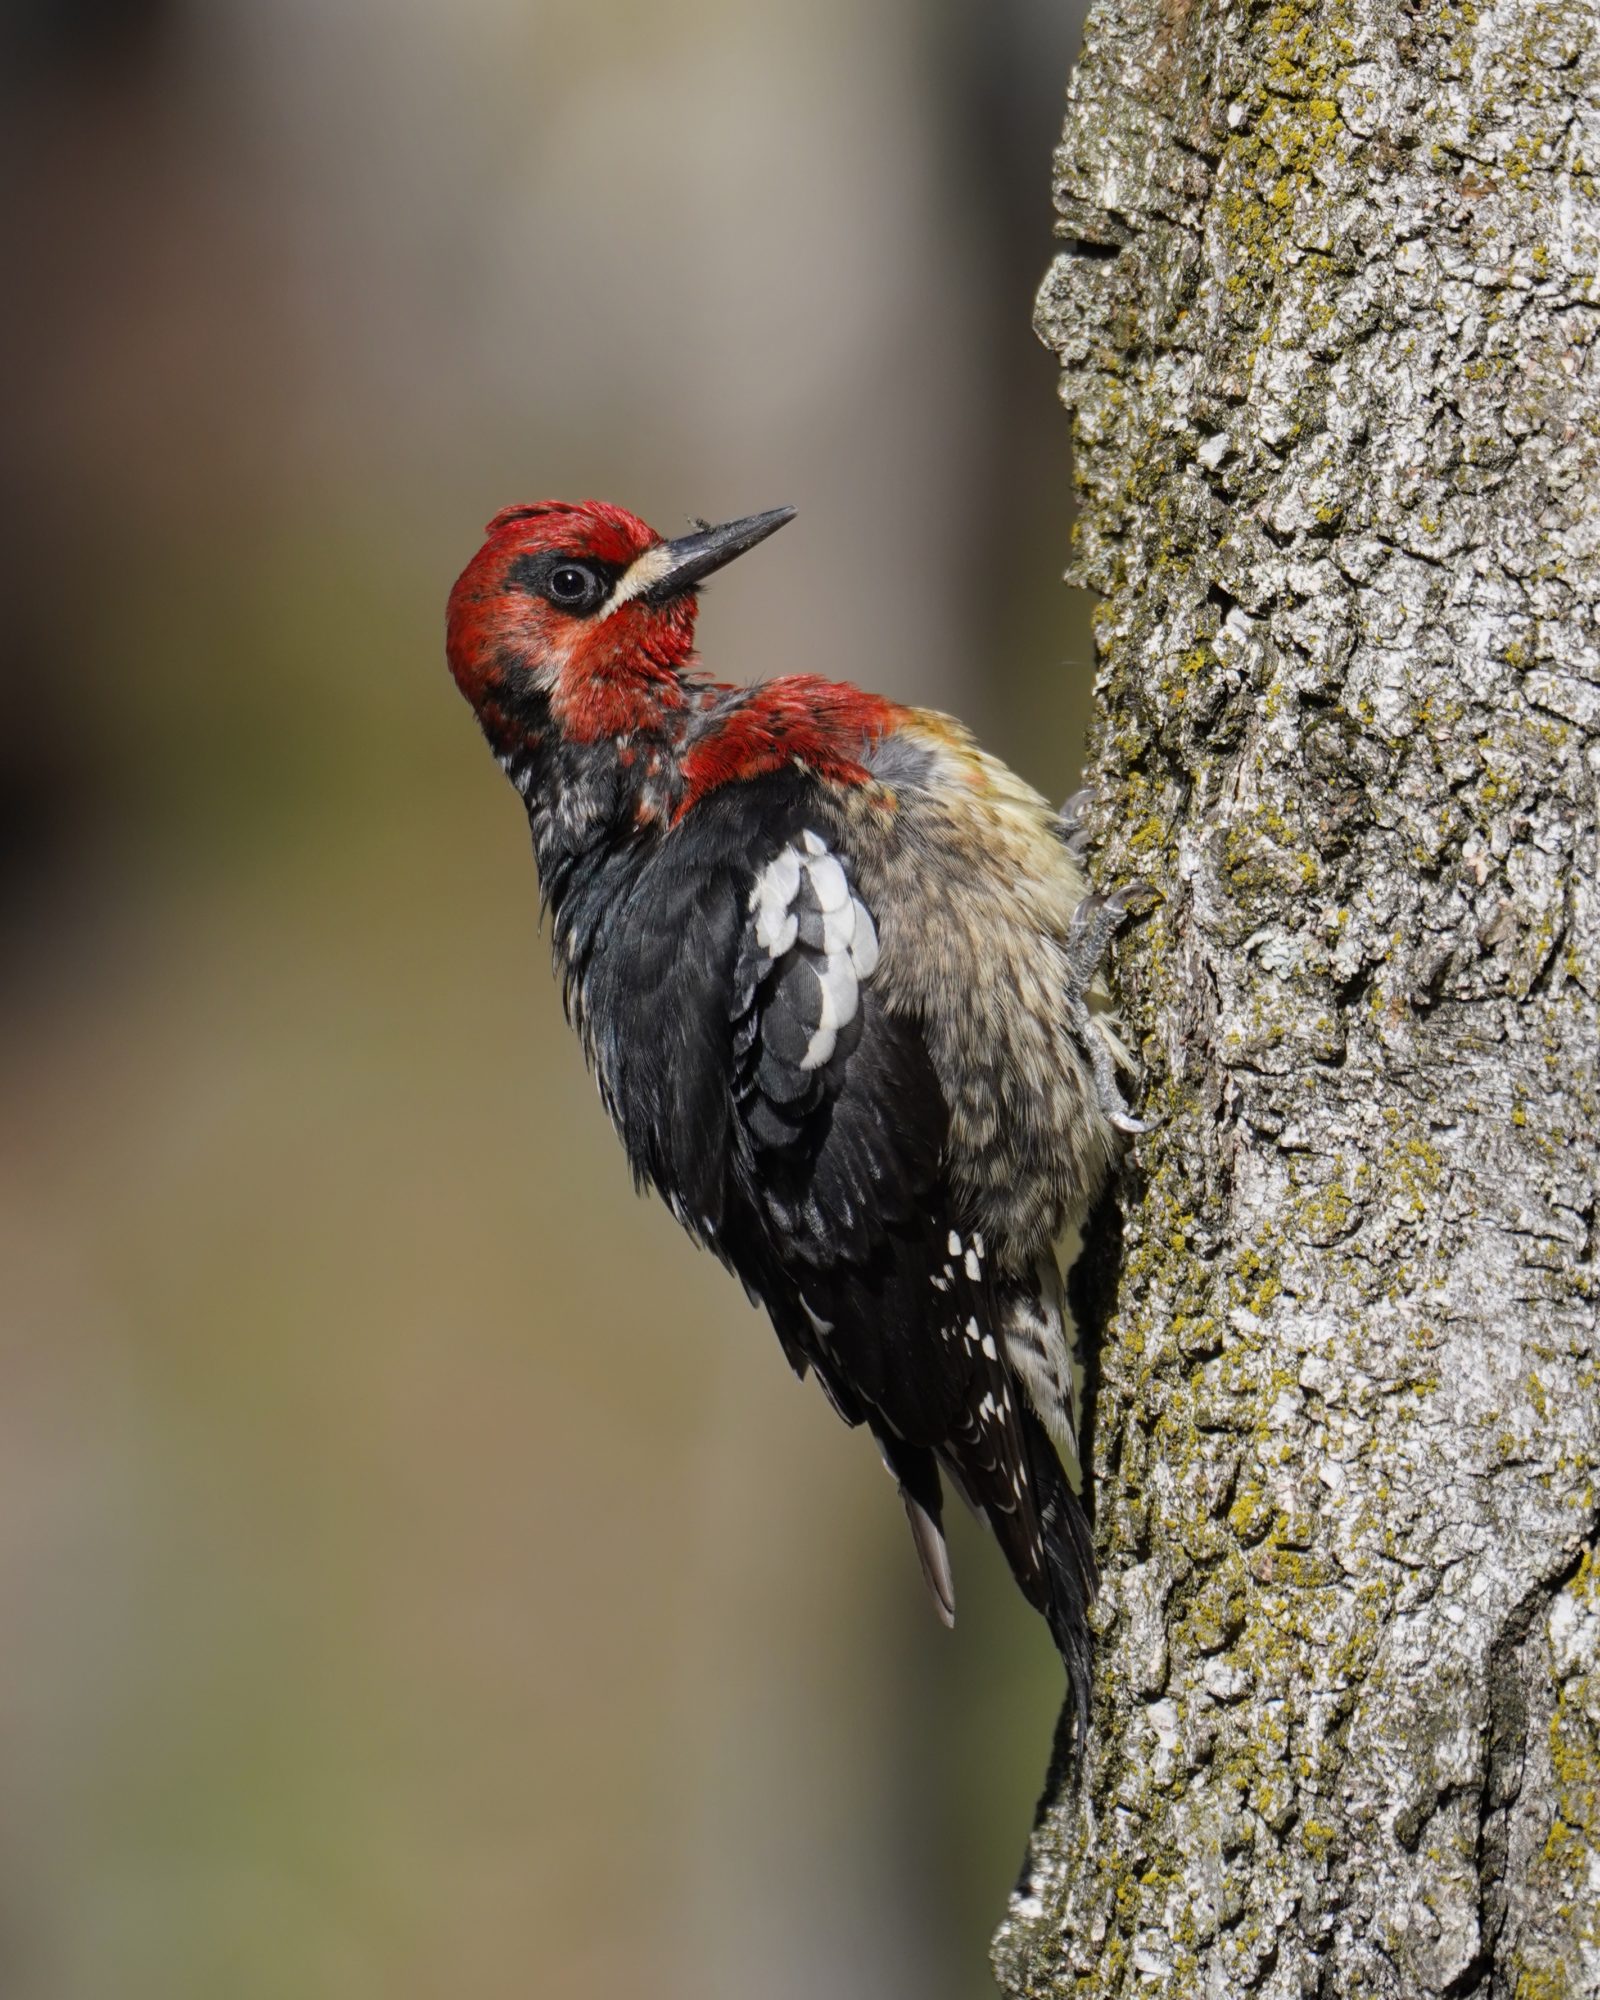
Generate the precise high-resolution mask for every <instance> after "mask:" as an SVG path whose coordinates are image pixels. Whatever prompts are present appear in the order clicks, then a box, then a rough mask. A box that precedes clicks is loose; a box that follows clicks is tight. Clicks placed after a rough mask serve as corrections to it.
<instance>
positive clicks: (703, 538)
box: [642, 507, 794, 604]
mask: <svg viewBox="0 0 1600 2000" xmlns="http://www.w3.org/2000/svg"><path fill="white" fill-rule="evenodd" d="M793 519H794V509H793V508H792V507H774V508H772V509H771V510H770V511H769V512H768V513H765V514H746V515H745V516H744V518H743V519H742V520H739V521H724V522H723V523H722V525H721V526H720V527H718V528H702V529H700V531H699V532H698V533H697V534H693V535H679V536H678V538H677V540H676V541H671V542H665V543H663V544H662V546H663V548H664V549H665V550H666V552H667V554H668V555H669V556H670V557H671V559H672V560H671V566H670V568H668V569H665V570H663V571H662V573H661V574H660V576H658V577H657V578H656V580H655V582H654V583H652V584H651V586H650V588H649V589H648V590H647V591H644V592H643V593H642V595H643V596H644V598H645V600H646V602H647V603H650V604H662V603H664V602H665V601H666V599H667V598H669V597H676V596H678V595H679V594H680V592H682V591H685V590H692V589H693V588H694V586H695V585H696V584H697V583H699V582H701V580H702V579H703V578H705V577H708V576H710V575H711V574H712V572H713V571H714V570H719V569H721V568H722V567H723V565H724V564H725V563H731V562H732V561H733V559H734V557H735V556H742V555H743V554H744V552H745V551H746V549H753V548H754V547H755V545H756V543H757V542H764V541H765V540H766V539H767V537H768V535H775V534H776V533H777V532H778V530H779V529H780V528H781V527H782V526H783V524H784V522H785V521H792V520H793Z"/></svg>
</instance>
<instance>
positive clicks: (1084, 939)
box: [1063, 802, 1150, 1135]
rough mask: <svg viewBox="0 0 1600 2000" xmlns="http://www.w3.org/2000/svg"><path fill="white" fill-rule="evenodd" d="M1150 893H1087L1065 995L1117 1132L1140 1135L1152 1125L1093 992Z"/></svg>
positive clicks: (1073, 931) (1076, 917)
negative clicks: (1125, 1075)
mask: <svg viewBox="0 0 1600 2000" xmlns="http://www.w3.org/2000/svg"><path fill="white" fill-rule="evenodd" d="M1069 803H1070V802H1069ZM1145 893H1146V892H1145V890H1144V887H1143V884H1141V883H1133V884H1131V885H1130V886H1129V887H1128V888H1126V889H1114V890H1112V892H1111V893H1110V894H1109V895H1105V896H1103V895H1101V894H1100V892H1099V891H1098V890H1093V891H1091V892H1090V894H1089V895H1087V896H1085V897H1084V899H1083V901H1082V902H1081V903H1080V904H1079V905H1078V907H1077V909H1076V910H1075V911H1074V912H1073V914H1072V923H1071V926H1070V928H1069V930H1068V933H1067V939H1066V951H1067V972H1068V984H1067V988H1066V992H1065V994H1064V995H1063V998H1064V1001H1065V1005H1066V1014H1067V1021H1068V1024H1069V1025H1070V1026H1071V1028H1072V1030H1073V1033H1074V1034H1075V1035H1076V1036H1077V1037H1078V1040H1079V1043H1080V1044H1081V1045H1082V1047H1083V1050H1084V1053H1085V1054H1086V1055H1087V1056H1088V1058H1089V1068H1090V1071H1091V1073H1092V1075H1093V1077H1094V1085H1095V1093H1096V1095H1097V1096H1098V1097H1099V1099H1100V1109H1101V1110H1102V1111H1103V1112H1104V1113H1105V1116H1106V1119H1107V1122H1108V1123H1110V1124H1111V1125H1113V1126H1115V1128H1116V1129H1117V1131H1119V1132H1127V1133H1130V1134H1134V1135H1137V1134H1138V1133H1140V1132H1147V1131H1148V1130H1149V1129H1150V1128H1149V1126H1148V1125H1146V1123H1145V1122H1144V1120H1143V1119H1141V1118H1135V1117H1134V1115H1133V1113H1132V1112H1131V1111H1130V1110H1129V1109H1128V1106H1127V1102H1126V1100H1125V1099H1124V1098H1123V1095H1122V1090H1121V1087H1120V1086H1119V1084H1118V1082H1117V1063H1116V1057H1115V1055H1114V1054H1113V1053H1112V1044H1111V1041H1110V1039H1109V1038H1108V1037H1107V1035H1106V1034H1105V1033H1104V1031H1103V1030H1102V1029H1101V1027H1100V1024H1099V1023H1098V1022H1097V1021H1096V1020H1095V1018H1094V1015H1093V1013H1092V1012H1091V1010H1090V1007H1089V997H1088V996H1089V988H1090V986H1091V985H1092V984H1093V983H1094V978H1095V974H1096V973H1097V972H1098V971H1099V970H1100V961H1101V959H1103V958H1104V957H1105V954H1106V947H1107V946H1108V945H1109V944H1110V942H1111V940H1112V938H1113V936H1114V935H1115V934H1116V930H1117V927H1118V925H1119V924H1120V923H1121V922H1122V920H1123V918H1124V917H1125V916H1127V914H1128V912H1129V910H1130V908H1131V907H1132V906H1133V905H1134V904H1135V903H1136V902H1139V901H1141V900H1142V899H1143V897H1144V895H1145Z"/></svg>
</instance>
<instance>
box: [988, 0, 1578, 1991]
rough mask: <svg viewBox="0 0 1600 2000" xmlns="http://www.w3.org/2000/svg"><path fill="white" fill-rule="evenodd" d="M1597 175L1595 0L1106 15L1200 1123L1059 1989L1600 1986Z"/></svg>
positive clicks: (1092, 94) (1142, 1288)
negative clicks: (1597, 1258)
mask: <svg viewBox="0 0 1600 2000" xmlns="http://www.w3.org/2000/svg"><path fill="white" fill-rule="evenodd" d="M1597 176H1600V22H1597V10H1596V5H1595V0H1304V4H1302V3H1301V0H1254V4H1229V0H1096V4H1095V6H1094V8H1093V11H1092V13H1091V15H1090V20H1089V27H1088V35H1087V43H1086V48H1085V53H1084V56H1083V59H1082V63H1081V66H1080V67H1079V69H1078V71H1077V73H1076V76H1075V79H1074V82H1073V85H1072V88H1071V93H1070V99H1069V107H1068V114H1067V123H1066V132H1065V138H1064V142H1063V145H1062V147H1061V150H1060V152H1059V154H1058V156H1057V161H1056V198H1057V205H1058V208H1059V210H1060V213H1061V216H1062V219H1063V220H1062V234H1063V238H1064V247H1063V249H1062V251H1061V254H1060V255H1059V256H1058V257H1057V259H1056V261H1055V264H1054V266H1053V267H1052V269H1051V271H1050V273H1049V275H1048V277H1047V279H1046V282H1045V285H1044V289H1043V292H1042V294H1041V297H1040V302H1039V326H1040V330H1041V332H1042V334H1043V336H1044V338H1045V339H1046V341H1047V342H1048V343H1049V345H1050V346H1051V347H1052V348H1053V349H1054V350H1055V351H1056V353H1057V354H1058V355H1059V357H1060V361H1061V366H1062V371H1063V372H1062V396H1063V400H1064V401H1065V402H1066V404H1067V406H1068V407H1069V409H1070V410H1071V411H1072V413H1073V421H1074V428H1075V437H1076V445H1077V468H1078V475H1077V476H1078V482H1079V486H1080V489H1081V496H1082V505H1083V512H1082V519H1081V524H1080V528H1079V540H1078V548H1077V556H1076V563H1075V568H1074V571H1073V580H1074V581H1076V582H1079V583H1082V584H1085V585H1087V586H1089V587H1090V588H1092V589H1093V590H1095V591H1096V592H1098V593H1099V594H1100V596H1101V599H1102V602H1101V604H1100V607H1099V611H1098V614H1097V623H1098V636H1099V654H1100V675H1099V682H1098V718H1099V719H1098V723H1097V735H1096V740H1095V744H1094V750H1093V759H1092V768H1091V771H1090V779H1091V782H1092V783H1093V784H1094V786H1095V787H1096V802H1095V805H1094V807H1093V809H1092V814H1091V820H1092V824H1093V827H1094V832H1095V847H1094V850H1093V855H1092V864H1091V865H1092V870H1093V873H1094V874H1095V876H1096V877H1097V879H1098V880H1099V881H1100V882H1101V883H1102V885H1106V886H1109V885H1110V884H1113V883H1117V882H1122V881H1127V880H1129V879H1131V878H1140V879H1142V880H1143V881H1145V882H1147V883H1148V884H1149V885H1150V886H1151V888H1152V889H1153V890H1154V891H1155V898H1156V899H1155V901H1154V905H1153V907H1152V908H1151V910H1150V911H1149V912H1148V914H1146V915H1144V916H1143V917H1141V918H1139V919H1138V920H1137V921H1135V922H1134V923H1133V924H1131V925H1130V927H1129V930H1128V933H1127V935H1126V937H1125V939H1124V941H1123V944H1122V946H1121V948H1120V951H1119V963H1118V968H1117V971H1118V976H1119V981H1120V989H1121V1000H1122V1004H1123V1007H1124V1010H1125V1014H1126V1017H1127V1020H1128V1024H1129V1028H1130V1032H1131V1034H1132V1035H1133V1036H1134V1037H1135V1038H1136V1040H1137V1043H1138V1046H1139V1049H1140V1051H1141V1054H1142V1057H1143V1061H1144V1065H1145V1071H1146V1083H1147V1097H1146V1102H1145V1107H1144V1108H1145V1111H1146V1114H1147V1115H1148V1116H1150V1117H1152V1118H1153V1119H1155V1120H1156V1121H1157V1123H1156V1125H1155V1129H1154V1130H1153V1131H1152V1132H1151V1133H1150V1134H1149V1135H1148V1136H1146V1137H1145V1138H1143V1139H1141V1140H1139V1141H1138V1142H1137V1144H1136V1146H1135V1149H1134V1151H1135V1158H1134V1160H1133V1162H1132V1164H1131V1165H1130V1168H1129V1171H1128V1173H1127V1174H1126V1176H1125V1177H1124V1180H1123V1182H1122V1185H1121V1187H1120V1190H1119V1206H1120V1207H1121V1210H1122V1213H1123V1217H1124V1224H1123V1236H1122V1242H1121V1247H1120V1252H1119V1253H1118V1255H1117V1256H1116V1257H1115V1258H1113V1259H1110V1260H1107V1259H1105V1258H1104V1256H1102V1263H1103V1264H1107V1265H1108V1267H1107V1268H1102V1269H1100V1270H1099V1271H1098V1272H1093V1273H1091V1274H1090V1275H1091V1276H1093V1277H1094V1278H1095V1282H1094V1283H1093V1284H1090V1285H1088V1286H1086V1287H1085V1286H1082V1285H1080V1293H1081V1295H1082V1296H1083V1297H1085V1298H1087V1299H1088V1300H1089V1302H1090V1306H1091V1314H1090V1316H1091V1318H1096V1317H1098V1319H1099V1321H1100V1324H1098V1325H1097V1326H1096V1327H1095V1328H1094V1329H1093V1331H1094V1333H1095V1335H1096V1337H1097V1339H1098V1344H1099V1357H1100V1358H1099V1382H1098V1391H1097V1398H1096V1406H1095V1473H1096V1491H1097V1507H1098V1524H1097V1532H1098V1536H1099V1542H1100V1547H1101V1553H1102V1558H1103V1561H1104V1565H1105V1571H1106V1578H1105V1587H1104V1593H1103V1598H1102V1602H1101V1605H1100V1607H1099V1613H1098V1618H1099V1626H1100V1639H1099V1653H1098V1667H1097V1693H1096V1713H1095V1721H1094V1729H1093V1735H1092V1740H1091V1743H1090V1745H1089V1748H1088V1751H1087V1755H1086V1757H1085V1758H1084V1760H1083V1761H1082V1763H1081V1766H1080V1767H1079V1768H1078V1770H1077V1771H1075V1772H1071V1773H1068V1774H1066V1775H1065V1776H1064V1777H1063V1778H1062V1779H1060V1780H1059V1782H1058V1783H1057V1785H1056V1788H1055V1791H1054V1794H1053V1796H1051V1797H1050V1798H1048V1799H1047V1801H1046V1805H1045V1808H1044V1811H1043V1813H1042V1817H1041V1820H1040V1824H1039V1828H1038V1830H1037V1834H1036V1837H1035V1841H1034V1844H1033V1848H1032V1851H1031V1853H1030V1857H1029V1862H1028V1868H1027V1872H1026V1874H1025V1877H1024V1880H1023V1882H1022V1884H1021V1886H1020V1888H1019V1890H1018V1893H1017V1895H1016V1897H1015V1899H1014V1901H1013V1905H1012V1908H1011V1911H1010V1914H1009V1916H1008V1918H1007V1920H1006V1922H1005V1924H1004V1926H1003V1928H1002V1930H1001V1933H1000V1935H999V1937H998V1939H997V1941H996V1953H995V1955H996V1965H997V1967H998V1970H999V1972H1000V1976H1001V1981H1002V1984H1003V1985H1004V1986H1005V1988H1006V1989H1007V1990H1008V1991H1009V1992H1011V1993H1013V1994H1017V1995H1024V1994H1025V1995H1037V1996H1046V1995H1048V1996H1064V1995H1069V1994H1070V1995H1073V1996H1079V2000H1094V1997H1095V1996H1109V1995H1123V1994H1127V1995H1133V1994H1138V1995H1141V1996H1150V1995H1173V1996H1185V2000H1188V1996H1197V2000H1198V1996H1206V2000H1230V1997H1231V1996H1234V1995H1239V1994H1264V1995H1271V1996H1283V2000H1287V1997H1288V1996H1290V1995H1294V1996H1302V1995H1318V1996H1324V2000H1334V1996H1355V1995H1362V1996H1383V2000H1420V1996H1427V1995H1447V1994H1448V1995H1458V1996H1468V1995H1482V1996H1485V2000H1488V1996H1505V2000H1554V1996H1558V1995H1566V1996H1578V1995H1589V1996H1593V1995H1600V1554H1597V1552H1596V1535H1597V1527H1600V1477H1597V1471H1600V1315H1597V1297H1600V1271H1597V1263H1596V1245H1597V1220H1596V1200H1597V1183H1600V1137H1597V1115H1596V1113H1597V1102H1596V1100H1597V1083H1600V1079H1597V1053H1596V1047H1597V1005H1596V1000H1597V994H1600V890H1597V886H1596V874H1597V863H1600V852H1597V844H1600V843H1597V819H1600V812H1597V799H1600V338H1597V335H1600V193H1597V178H1596V177H1597ZM1096 1301H1098V1304H1096Z"/></svg>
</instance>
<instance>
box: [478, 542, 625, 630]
mask: <svg viewBox="0 0 1600 2000" xmlns="http://www.w3.org/2000/svg"><path fill="white" fill-rule="evenodd" d="M624 567H625V565H624V564H622V563H614V562H604V561H602V560H601V559H600V558H599V557H597V556H576V555H563V554H561V553H560V552H559V551H552V550H548V549H542V550H539V551H537V552H533V553H529V554H527V555H520V556H517V557H516V558H515V559H514V560H513V561H512V562H511V563H510V564H509V565H508V567H507V569H506V586H507V588H508V589H511V590H525V591H527V592H528V594H529V595H530V596H531V597H542V598H543V599H544V600H545V602H546V603H548V604H553V605H555V607H556V608H557V610H559V611H566V612H570V613H571V614H572V615H573V616H574V617H579V618H582V617H587V615H588V614H589V613H590V612H592V611H597V610H598V609H599V608H600V606H601V605H602V604H603V603H604V602H605V601H606V599H607V598H608V597H609V596H610V595H611V592H612V590H613V589H614V588H615V587H616V581H617V578H618V577H619V576H621V575H622V572H623V569H624ZM564 571H565V572H568V573H569V574H567V575H563V574H562V573H563V572H564ZM580 575H581V576H583V577H585V578H587V579H588V580H589V581H588V588H587V589H586V590H583V591H581V592H579V593H574V591H573V590H572V588H571V583H572V580H573V578H574V577H575V576H580ZM558 580H559V582H560V585H561V587H560V588H559V589H558V588H557V582H558Z"/></svg>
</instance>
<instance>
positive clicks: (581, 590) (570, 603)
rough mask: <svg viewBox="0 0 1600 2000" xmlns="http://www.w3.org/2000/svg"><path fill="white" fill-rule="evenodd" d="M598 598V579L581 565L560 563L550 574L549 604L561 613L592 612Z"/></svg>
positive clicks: (590, 570) (599, 594)
mask: <svg viewBox="0 0 1600 2000" xmlns="http://www.w3.org/2000/svg"><path fill="white" fill-rule="evenodd" d="M600 596H601V590H600V579H599V577H597V576H596V575H595V573H594V571H593V570H592V569H587V568H586V567H585V566H584V565H583V564H582V563H561V564H560V565H559V566H558V567H557V568H555V569H553V570H552V571H551V572H550V584H549V598H550V602H551V603H552V604H556V605H559V606H560V607H561V609H562V610H563V611H592V610H593V609H594V607H595V606H596V605H597V604H598V603H599V602H600Z"/></svg>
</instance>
